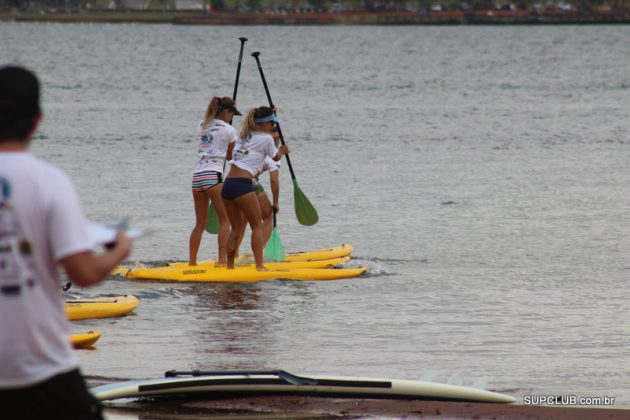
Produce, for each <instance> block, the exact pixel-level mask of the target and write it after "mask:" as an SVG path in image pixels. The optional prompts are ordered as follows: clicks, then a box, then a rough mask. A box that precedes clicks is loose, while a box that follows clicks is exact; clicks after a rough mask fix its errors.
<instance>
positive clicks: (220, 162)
mask: <svg viewBox="0 0 630 420" xmlns="http://www.w3.org/2000/svg"><path fill="white" fill-rule="evenodd" d="M235 115H241V113H240V112H239V111H238V110H237V109H236V104H235V103H234V101H233V100H232V98H230V97H228V96H224V97H222V98H220V97H218V96H215V97H214V98H212V100H211V101H210V103H209V104H208V108H207V109H206V114H205V116H204V119H203V120H202V121H201V122H200V123H199V126H198V127H197V135H196V136H195V140H196V143H197V163H196V164H195V170H194V173H193V177H192V194H193V200H194V203H195V227H194V228H193V230H192V232H191V233H190V243H189V259H188V264H189V265H197V253H198V252H199V245H200V244H201V237H202V236H203V232H204V229H205V227H206V223H207V220H208V213H209V211H210V202H212V204H213V205H214V209H215V210H216V212H217V218H218V220H219V233H218V235H217V242H218V247H219V250H218V261H219V264H226V261H227V260H226V254H227V247H226V245H227V240H228V236H229V234H230V221H229V219H228V216H227V213H226V211H225V207H224V206H223V200H221V190H222V182H223V168H224V165H225V160H226V157H227V159H228V160H230V159H231V158H232V156H231V155H232V149H233V148H234V143H235V142H236V139H237V134H236V129H235V128H234V127H232V126H231V125H230V121H232V119H233V118H234V116H235Z"/></svg>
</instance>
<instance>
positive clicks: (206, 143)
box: [195, 120, 238, 173]
mask: <svg viewBox="0 0 630 420" xmlns="http://www.w3.org/2000/svg"><path fill="white" fill-rule="evenodd" d="M237 138H238V136H237V135H236V129H235V128H234V127H232V126H231V125H230V124H228V123H226V122H225V121H222V120H212V121H210V122H209V123H208V124H207V125H204V123H203V121H201V122H200V123H199V125H198V126H197V135H196V136H195V141H196V142H197V163H196V165H195V173H198V172H204V171H216V172H219V173H223V166H224V165H225V155H226V154H227V149H228V146H229V145H230V144H231V143H234V142H235V141H236V139H237Z"/></svg>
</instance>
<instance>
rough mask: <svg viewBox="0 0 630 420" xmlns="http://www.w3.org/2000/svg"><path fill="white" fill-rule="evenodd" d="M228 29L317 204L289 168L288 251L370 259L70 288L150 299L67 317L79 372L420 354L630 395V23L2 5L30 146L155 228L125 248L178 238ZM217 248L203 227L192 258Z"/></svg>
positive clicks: (154, 258)
mask: <svg viewBox="0 0 630 420" xmlns="http://www.w3.org/2000/svg"><path fill="white" fill-rule="evenodd" d="M241 36H245V37H247V38H248V39H249V41H248V42H247V43H246V48H245V57H244V60H243V67H242V71H241V80H240V85H239V91H238V104H239V108H241V109H242V110H247V109H249V108H251V107H253V106H257V105H264V104H266V97H265V93H264V90H263V86H262V83H261V81H260V77H259V74H258V71H257V69H256V66H255V61H254V60H253V58H252V57H251V56H250V54H251V52H253V51H261V53H262V54H261V63H262V66H263V69H264V70H265V75H266V77H267V81H268V84H269V88H270V91H271V95H272V98H273V99H274V102H275V103H276V105H277V106H278V108H279V111H278V114H279V115H280V117H281V119H282V127H283V132H284V134H285V138H286V140H287V143H289V145H290V147H291V148H292V154H291V160H292V163H293V166H294V169H295V172H296V176H297V179H298V181H299V185H300V187H301V189H302V191H303V192H304V193H305V195H306V196H307V197H308V198H309V199H310V200H311V202H312V203H313V204H314V205H315V206H316V208H317V210H318V212H319V216H320V220H319V223H318V224H316V225H315V226H311V227H305V226H302V225H300V224H299V223H298V222H297V220H296V218H295V215H294V212H293V198H292V196H293V193H292V189H293V188H292V183H291V178H290V176H289V171H288V170H287V169H286V165H284V166H283V171H282V176H281V185H282V192H281V201H280V204H281V212H280V213H279V215H278V230H279V233H280V237H281V240H282V243H283V245H284V247H285V248H286V249H287V250H288V251H297V250H308V249H317V248H325V247H330V246H334V245H338V244H341V243H349V244H352V245H353V246H354V253H353V257H354V258H353V260H352V261H351V262H350V263H349V264H350V265H352V266H357V265H367V266H368V267H369V271H368V273H367V275H365V276H363V277H361V278H357V279H349V280H340V281H334V282H287V281H271V282H263V283H257V284H248V285H222V284H159V283H141V282H136V281H129V280H121V279H116V278H112V279H110V280H108V281H106V282H104V283H102V284H100V285H98V286H97V287H94V288H92V289H85V290H81V289H79V288H73V289H71V292H73V293H72V295H70V296H74V297H85V296H97V295H98V296H101V295H120V294H127V293H131V294H134V295H136V296H138V297H140V298H141V300H142V302H141V304H140V306H139V307H138V308H137V309H136V311H135V313H134V314H133V315H131V316H128V317H125V318H121V319H108V320H96V321H83V322H80V323H76V324H75V325H73V328H74V329H75V330H76V331H86V330H89V329H98V330H101V331H102V332H103V337H102V338H101V340H100V341H99V342H98V343H97V347H96V349H95V350H92V351H80V352H79V354H80V358H81V362H82V368H83V371H84V373H85V374H86V375H89V376H91V377H106V378H116V379H127V378H144V377H158V376H161V375H162V374H163V372H164V371H166V370H170V369H181V370H188V369H198V368H207V369H215V370H217V369H249V368H251V369H262V368H282V369H286V370H288V371H290V372H294V373H297V374H308V373H311V374H338V375H349V376H354V375H360V376H377V377H393V378H400V379H414V378H420V377H421V376H422V375H424V374H427V373H430V372H433V373H435V374H436V375H437V376H436V380H438V381H447V380H448V379H449V378H451V377H453V376H455V377H459V378H462V379H463V381H464V383H466V384H469V383H472V382H473V381H475V380H477V379H479V378H483V377H485V378H488V381H489V388H490V389H492V390H497V391H499V392H504V393H507V394H510V395H513V396H515V397H516V398H517V399H518V400H519V402H522V397H523V396H525V395H541V394H545V395H546V394H557V395H572V394H573V395H581V396H602V397H603V396H613V397H616V400H615V405H614V406H613V407H614V408H630V394H629V393H628V389H630V379H629V378H630V363H628V362H629V356H628V351H629V349H630V323H629V322H628V319H630V309H629V306H628V301H629V300H630V258H629V253H630V235H629V233H630V194H629V185H630V166H629V165H630V106H629V104H630V60H629V57H630V27H628V26H559V27H551V26H531V27H521V26H514V27H460V26H455V27H412V26H406V27H369V26H361V27H278V26H276V27H256V26H242V27H238V26H227V27H205V26H190V27H189V26H170V25H97V24H76V25H75V24H72V25H70V24H67V25H57V24H14V23H3V24H0V44H1V45H2V47H1V48H0V62H1V63H7V62H13V63H19V64H23V65H26V66H28V67H30V68H32V69H34V70H35V71H36V72H37V73H38V75H39V76H40V78H41V79H42V81H43V85H44V92H43V103H44V110H45V113H46V119H45V122H44V124H43V125H42V127H41V130H40V131H39V134H38V135H37V138H36V140H35V142H34V144H33V152H34V153H35V154H37V155H39V156H42V157H44V158H45V159H47V160H49V161H51V162H53V163H55V164H57V165H59V166H60V167H62V168H63V169H65V170H66V171H67V172H68V173H69V174H70V175H71V176H72V177H73V179H74V180H75V182H76V185H77V187H78V189H79V191H80V194H81V197H82V202H83V204H84V207H85V210H86V213H87V215H88V217H89V218H90V219H92V220H97V221H102V222H108V223H109V222H116V221H118V220H120V219H123V218H125V217H130V218H131V223H132V225H134V226H137V227H143V228H147V229H150V230H151V232H152V233H151V234H150V235H149V236H146V237H144V238H142V239H140V240H138V241H137V242H136V244H135V249H134V252H133V255H132V258H131V259H130V261H129V262H130V263H133V262H135V261H140V262H142V263H145V264H149V265H154V264H161V263H164V262H166V261H175V260H185V259H187V255H188V245H187V244H188V235H189V233H190V229H191V228H192V224H193V220H194V211H193V206H192V197H191V193H190V179H191V172H192V168H193V165H194V161H195V144H194V142H193V134H194V128H195V125H196V124H197V122H198V121H199V120H200V119H201V118H202V115H203V111H204V109H205V106H206V104H207V101H208V100H209V98H210V97H211V96H213V95H227V96H231V94H232V88H233V82H234V75H235V70H236V62H237V59H238V49H239V46H240V43H239V41H238V37H241ZM241 121H242V119H240V118H237V119H236V121H235V124H237V125H240V123H241ZM263 181H264V183H265V185H266V183H267V180H266V179H264V177H263ZM247 246H248V242H247V241H246V242H245V245H244V247H243V249H244V250H247ZM215 252H216V242H215V238H214V236H210V235H207V236H205V237H204V240H203V243H202V248H201V251H200V258H211V257H214V256H215ZM112 380H113V379H112Z"/></svg>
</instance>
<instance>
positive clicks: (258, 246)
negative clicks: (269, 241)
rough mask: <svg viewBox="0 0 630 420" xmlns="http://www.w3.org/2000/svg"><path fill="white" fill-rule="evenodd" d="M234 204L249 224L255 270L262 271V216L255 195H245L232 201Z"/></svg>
mask: <svg viewBox="0 0 630 420" xmlns="http://www.w3.org/2000/svg"><path fill="white" fill-rule="evenodd" d="M234 202H235V204H237V205H238V207H239V208H240V209H241V211H242V212H243V214H244V215H245V218H246V219H247V221H248V222H249V226H250V227H251V228H252V252H253V253H254V261H255V262H256V269H258V270H264V269H265V266H264V264H263V248H264V246H265V245H264V244H263V237H262V216H261V213H260V205H259V204H258V199H257V198H256V194H255V193H253V192H251V193H247V194H245V195H242V196H240V197H239V198H237V199H236V200H234ZM230 220H231V219H230Z"/></svg>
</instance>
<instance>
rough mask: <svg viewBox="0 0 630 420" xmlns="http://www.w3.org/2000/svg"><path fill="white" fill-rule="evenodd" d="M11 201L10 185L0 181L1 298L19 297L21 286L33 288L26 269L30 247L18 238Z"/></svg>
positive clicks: (18, 231)
mask: <svg viewBox="0 0 630 420" xmlns="http://www.w3.org/2000/svg"><path fill="white" fill-rule="evenodd" d="M10 198H11V184H9V181H8V180H7V179H5V178H0V297H2V296H3V295H4V296H19V295H20V294H21V292H22V286H23V285H26V286H27V287H29V288H30V287H33V286H35V280H34V279H33V276H32V271H31V269H30V268H29V267H30V264H29V262H30V263H32V261H31V259H30V258H29V257H30V256H31V255H32V253H33V246H32V244H31V242H30V241H28V240H27V239H20V236H21V235H22V231H21V229H20V226H19V223H18V218H17V214H16V211H15V209H14V208H13V206H12V205H11V201H10Z"/></svg>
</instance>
